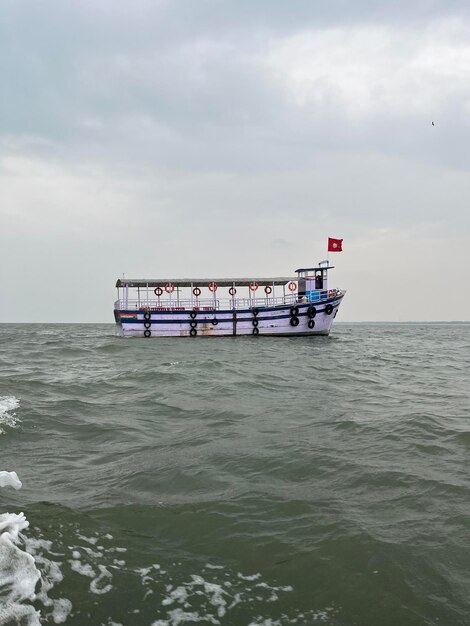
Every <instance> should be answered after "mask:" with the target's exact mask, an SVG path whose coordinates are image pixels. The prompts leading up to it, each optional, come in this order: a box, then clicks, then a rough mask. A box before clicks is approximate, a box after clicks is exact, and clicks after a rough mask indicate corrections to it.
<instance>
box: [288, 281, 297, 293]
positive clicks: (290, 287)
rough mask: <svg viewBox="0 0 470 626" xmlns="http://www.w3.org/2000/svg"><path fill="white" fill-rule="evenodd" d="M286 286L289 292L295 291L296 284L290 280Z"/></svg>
mask: <svg viewBox="0 0 470 626" xmlns="http://www.w3.org/2000/svg"><path fill="white" fill-rule="evenodd" d="M287 286H288V287H289V291H295V290H296V289H297V284H296V283H295V282H294V281H293V280H291V281H290V283H289V284H288V285H287Z"/></svg>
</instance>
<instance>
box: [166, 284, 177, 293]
mask: <svg viewBox="0 0 470 626" xmlns="http://www.w3.org/2000/svg"><path fill="white" fill-rule="evenodd" d="M174 290H175V286H174V284H173V283H167V284H166V285H165V291H166V292H167V293H173V292H174Z"/></svg>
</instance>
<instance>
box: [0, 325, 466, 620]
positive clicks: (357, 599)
mask: <svg viewBox="0 0 470 626" xmlns="http://www.w3.org/2000/svg"><path fill="white" fill-rule="evenodd" d="M469 371H470V325H466V324H390V325H385V324H356V325H348V324H336V325H335V327H334V329H333V333H332V335H331V336H330V337H314V338H264V339H263V338H262V337H258V338H251V337H249V338H226V339H219V340H213V339H212V340H211V339H204V338H196V339H194V340H190V339H169V340H165V339H150V340H144V339H122V338H118V337H116V336H115V335H114V329H113V326H112V325H33V326H27V325H7V324H4V325H1V326H0V450H1V454H0V470H1V472H0V485H1V486H2V489H1V490H0V498H1V502H0V625H6V624H22V625H26V624H27V625H29V626H37V625H38V624H61V623H66V624H70V625H77V626H78V625H82V624H83V625H85V624H93V625H103V626H113V625H114V626H117V625H122V626H134V625H135V626H140V625H142V626H144V625H145V626H178V625H180V624H196V623H197V624H201V625H206V624H222V625H223V624H227V625H237V626H238V625H240V626H242V625H243V626H253V625H263V626H278V625H284V624H286V625H288V624H296V625H300V626H301V625H311V624H314V625H317V624H318V625H324V626H328V625H331V626H333V625H334V626H352V625H356V626H375V625H377V626H398V625H400V626H412V625H413V626H422V625H435V626H445V625H446V626H459V625H462V626H464V625H466V624H470V469H469V459H470V399H469V390H470V375H469ZM19 487H22V488H21V489H19Z"/></svg>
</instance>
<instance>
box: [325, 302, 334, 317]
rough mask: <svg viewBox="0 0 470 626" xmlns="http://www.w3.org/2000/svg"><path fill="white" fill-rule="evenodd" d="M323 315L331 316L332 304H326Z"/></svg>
mask: <svg viewBox="0 0 470 626" xmlns="http://www.w3.org/2000/svg"><path fill="white" fill-rule="evenodd" d="M325 313H326V314H327V315H331V314H332V313H333V305H332V304H327V305H326V307H325Z"/></svg>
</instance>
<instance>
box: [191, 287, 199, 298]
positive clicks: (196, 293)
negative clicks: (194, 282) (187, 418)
mask: <svg viewBox="0 0 470 626" xmlns="http://www.w3.org/2000/svg"><path fill="white" fill-rule="evenodd" d="M193 294H194V295H195V296H196V298H199V296H200V295H201V290H200V289H199V287H194V289H193Z"/></svg>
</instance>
